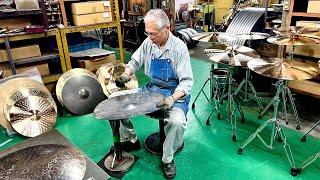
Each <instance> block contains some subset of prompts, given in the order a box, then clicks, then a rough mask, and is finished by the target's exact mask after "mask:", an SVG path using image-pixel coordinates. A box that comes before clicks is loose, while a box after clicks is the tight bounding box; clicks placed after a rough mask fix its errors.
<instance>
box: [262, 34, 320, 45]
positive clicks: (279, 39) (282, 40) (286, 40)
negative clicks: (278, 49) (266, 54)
mask: <svg viewBox="0 0 320 180" xmlns="http://www.w3.org/2000/svg"><path fill="white" fill-rule="evenodd" d="M267 41H268V42H269V43H272V44H277V45H283V46H302V45H312V44H319V43H320V40H317V39H312V38H308V37H303V36H291V37H283V36H275V37H270V38H268V39H267Z"/></svg>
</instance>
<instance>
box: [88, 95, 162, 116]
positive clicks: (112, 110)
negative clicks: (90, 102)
mask: <svg viewBox="0 0 320 180" xmlns="http://www.w3.org/2000/svg"><path fill="white" fill-rule="evenodd" d="M163 99H164V96H163V95H162V94H159V93H153V92H140V93H133V94H124V95H119V96H115V97H112V98H109V99H106V100H104V101H103V102H101V103H100V104H99V105H98V106H97V107H96V108H95V110H94V112H93V114H94V116H95V117H96V118H97V119H107V120H120V119H124V118H129V117H132V116H135V115H140V114H147V113H151V112H154V111H156V110H159V109H160V108H159V107H157V104H158V103H160V102H161V101H162V100H163Z"/></svg>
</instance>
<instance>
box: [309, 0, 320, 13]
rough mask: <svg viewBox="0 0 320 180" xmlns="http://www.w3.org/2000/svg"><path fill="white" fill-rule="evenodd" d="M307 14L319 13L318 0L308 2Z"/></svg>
mask: <svg viewBox="0 0 320 180" xmlns="http://www.w3.org/2000/svg"><path fill="white" fill-rule="evenodd" d="M307 13H320V0H309V2H308V9H307Z"/></svg>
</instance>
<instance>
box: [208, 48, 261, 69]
mask: <svg viewBox="0 0 320 180" xmlns="http://www.w3.org/2000/svg"><path fill="white" fill-rule="evenodd" d="M205 55H206V56H208V57H209V59H210V60H212V61H214V62H217V63H223V64H228V65H232V66H246V65H247V62H248V61H250V60H251V59H254V58H260V55H259V54H258V53H257V52H256V51H255V50H253V49H251V48H248V47H245V46H238V45H235V46H229V47H227V48H226V49H225V50H221V49H205Z"/></svg>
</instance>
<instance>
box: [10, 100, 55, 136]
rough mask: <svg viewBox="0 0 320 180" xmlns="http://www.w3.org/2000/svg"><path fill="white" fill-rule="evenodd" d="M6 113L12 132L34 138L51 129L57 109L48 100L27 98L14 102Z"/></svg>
mask: <svg viewBox="0 0 320 180" xmlns="http://www.w3.org/2000/svg"><path fill="white" fill-rule="evenodd" d="M7 113H8V115H7V116H9V118H8V120H9V122H10V124H11V126H12V127H13V129H14V130H16V131H17V132H18V133H19V134H22V135H24V136H27V137H35V136H38V135H40V134H43V133H45V132H48V131H50V130H51V129H52V128H53V126H54V124H55V122H56V118H57V107H56V106H55V104H54V103H53V102H52V101H50V100H49V99H46V98H43V97H39V96H28V97H26V98H22V99H20V100H18V101H16V102H15V103H14V104H13V105H12V106H11V107H10V108H9V109H8V111H7Z"/></svg>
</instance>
